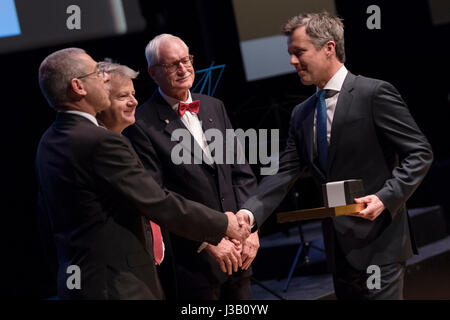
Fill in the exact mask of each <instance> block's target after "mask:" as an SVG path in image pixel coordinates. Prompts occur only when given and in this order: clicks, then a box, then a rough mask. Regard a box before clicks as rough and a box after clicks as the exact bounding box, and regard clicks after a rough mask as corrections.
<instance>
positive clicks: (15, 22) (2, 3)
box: [0, 0, 21, 38]
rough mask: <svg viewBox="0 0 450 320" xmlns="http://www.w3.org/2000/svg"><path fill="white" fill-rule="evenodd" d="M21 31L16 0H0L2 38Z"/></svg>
mask: <svg viewBox="0 0 450 320" xmlns="http://www.w3.org/2000/svg"><path fill="white" fill-rule="evenodd" d="M20 33H21V31H20V25H19V19H18V18H17V11H16V4H15V3H14V0H0V38H2V37H12V36H17V35H19V34H20Z"/></svg>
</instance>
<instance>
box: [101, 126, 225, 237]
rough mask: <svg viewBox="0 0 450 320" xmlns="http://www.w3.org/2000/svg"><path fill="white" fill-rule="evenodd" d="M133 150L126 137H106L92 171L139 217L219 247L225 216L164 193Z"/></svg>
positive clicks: (173, 194)
mask: <svg viewBox="0 0 450 320" xmlns="http://www.w3.org/2000/svg"><path fill="white" fill-rule="evenodd" d="M131 148H132V147H131V145H129V144H128V143H127V141H126V140H125V138H124V137H121V136H118V135H107V136H105V137H104V138H103V139H102V140H101V142H100V143H99V145H98V146H97V149H96V152H95V155H94V159H93V168H94V170H95V172H96V173H97V175H98V177H99V179H101V180H103V181H104V182H106V183H107V185H109V186H110V187H111V188H112V189H113V190H114V191H115V192H117V194H118V196H123V197H124V198H125V199H126V200H127V201H128V202H129V203H130V204H131V205H132V206H133V207H134V208H135V209H136V212H137V213H138V214H140V215H143V216H145V217H147V218H148V219H151V220H153V221H155V222H156V223H158V224H159V225H160V226H162V227H165V228H167V229H168V230H170V231H171V232H173V233H175V234H177V235H180V236H182V237H185V238H188V239H191V240H194V241H207V242H209V243H212V244H217V243H218V242H219V241H220V240H221V239H222V237H223V236H225V232H226V229H227V226H228V220H227V217H226V215H224V214H223V213H221V212H218V211H215V210H212V209H210V208H207V207H206V206H203V205H201V204H199V203H196V202H193V201H189V200H187V199H185V198H183V197H181V196H180V195H178V194H176V193H173V192H165V191H164V190H163V189H161V187H160V186H159V185H158V184H157V183H156V182H155V180H154V179H153V178H152V176H151V175H150V174H149V173H148V172H147V170H145V168H144V167H143V166H142V165H141V163H140V162H139V160H138V158H137V157H136V155H135V154H134V152H132V150H131ZM189 226H192V227H189Z"/></svg>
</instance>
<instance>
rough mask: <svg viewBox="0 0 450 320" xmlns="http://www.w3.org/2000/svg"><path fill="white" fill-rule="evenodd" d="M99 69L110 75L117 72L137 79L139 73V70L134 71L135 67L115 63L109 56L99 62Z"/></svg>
mask: <svg viewBox="0 0 450 320" xmlns="http://www.w3.org/2000/svg"><path fill="white" fill-rule="evenodd" d="M98 69H99V70H100V71H103V72H106V73H108V74H110V75H112V74H117V75H120V76H122V77H126V78H130V79H136V78H137V76H138V75H139V72H138V71H134V70H133V69H131V68H130V67H127V66H125V65H122V64H119V63H115V62H113V61H112V60H111V59H108V58H106V59H105V60H104V61H101V62H99V63H98Z"/></svg>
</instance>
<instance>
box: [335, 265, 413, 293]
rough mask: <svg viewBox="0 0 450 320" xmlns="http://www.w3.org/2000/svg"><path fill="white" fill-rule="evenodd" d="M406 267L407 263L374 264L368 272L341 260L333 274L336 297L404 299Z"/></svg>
mask: <svg viewBox="0 0 450 320" xmlns="http://www.w3.org/2000/svg"><path fill="white" fill-rule="evenodd" d="M368 267H369V266H368ZM378 268H379V269H378ZM405 269H406V267H405V263H392V264H387V265H381V266H374V267H372V268H370V270H369V272H368V271H367V270H356V269H355V268H353V267H352V266H351V265H350V264H349V263H348V262H347V261H342V260H341V261H339V263H338V264H337V265H336V272H335V273H334V274H333V282H334V291H335V294H336V297H337V299H339V300H403V286H404V277H405ZM378 270H379V272H378Z"/></svg>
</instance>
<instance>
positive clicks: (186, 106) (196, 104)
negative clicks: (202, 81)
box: [178, 100, 200, 117]
mask: <svg viewBox="0 0 450 320" xmlns="http://www.w3.org/2000/svg"><path fill="white" fill-rule="evenodd" d="M199 109H200V100H195V101H192V102H191V103H184V102H181V101H180V104H179V105H178V114H179V115H180V117H182V116H184V113H185V112H186V111H190V112H192V113H198V110H199Z"/></svg>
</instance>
